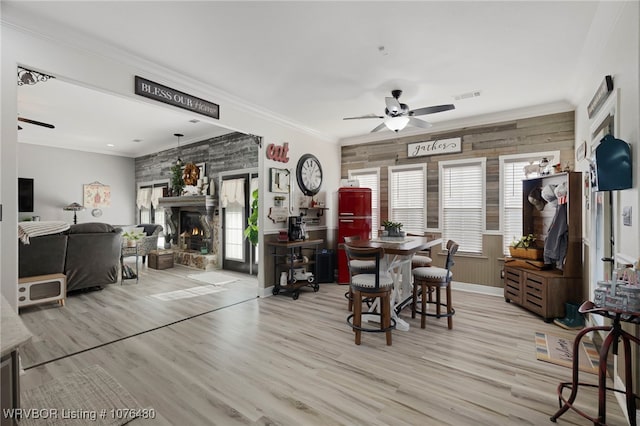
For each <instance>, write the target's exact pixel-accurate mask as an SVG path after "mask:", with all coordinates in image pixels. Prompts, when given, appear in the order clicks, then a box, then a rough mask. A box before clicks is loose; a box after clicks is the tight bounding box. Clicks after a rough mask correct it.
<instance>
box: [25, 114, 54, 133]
mask: <svg viewBox="0 0 640 426" xmlns="http://www.w3.org/2000/svg"><path fill="white" fill-rule="evenodd" d="M18 121H22V122H23V123H28V124H35V125H36V126H42V127H46V128H47V129H55V128H56V126H54V125H53V124H49V123H43V122H42V121H36V120H30V119H28V118H24V117H18ZM18 130H22V127H20V125H18Z"/></svg>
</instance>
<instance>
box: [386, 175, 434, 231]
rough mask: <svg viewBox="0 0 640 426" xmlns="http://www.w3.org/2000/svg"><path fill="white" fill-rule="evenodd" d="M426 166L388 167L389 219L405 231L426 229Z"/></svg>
mask: <svg viewBox="0 0 640 426" xmlns="http://www.w3.org/2000/svg"><path fill="white" fill-rule="evenodd" d="M426 212H427V168H426V165H425V164H421V165H415V166H397V167H389V220H390V221H392V222H400V223H402V224H403V227H402V230H403V231H404V232H407V233H415V234H422V233H424V231H425V229H426Z"/></svg>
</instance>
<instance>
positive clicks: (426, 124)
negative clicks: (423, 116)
mask: <svg viewBox="0 0 640 426" xmlns="http://www.w3.org/2000/svg"><path fill="white" fill-rule="evenodd" d="M409 124H411V125H412V126H415V127H422V128H423V129H428V128H429V127H431V126H433V124H431V123H429V122H427V121H424V120H420V119H419V118H413V117H409Z"/></svg>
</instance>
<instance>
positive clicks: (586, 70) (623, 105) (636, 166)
mask: <svg viewBox="0 0 640 426" xmlns="http://www.w3.org/2000/svg"><path fill="white" fill-rule="evenodd" d="M597 19H599V21H596V22H595V23H594V28H593V29H592V30H593V31H594V36H595V38H596V42H595V43H594V44H593V45H592V49H591V50H590V51H589V52H588V54H587V62H586V63H585V64H584V67H582V72H583V75H582V77H583V81H584V84H583V87H581V88H580V90H579V93H578V95H579V101H578V106H577V108H576V147H578V146H579V145H580V144H581V143H582V142H583V141H586V142H587V144H588V145H589V144H590V143H591V127H592V126H593V124H594V122H595V121H597V120H598V119H597V118H595V117H594V118H593V119H591V120H590V119H589V118H588V115H587V105H588V104H589V102H590V101H591V99H592V98H593V95H594V94H595V91H596V89H597V88H598V86H599V85H600V84H601V82H602V81H603V79H604V77H605V75H611V76H612V77H613V82H614V91H616V95H617V101H618V105H617V106H618V108H617V110H616V127H617V128H616V129H615V133H616V134H615V136H616V137H618V138H620V139H622V140H624V141H626V142H628V143H630V144H631V152H632V157H633V188H632V189H627V190H624V191H614V194H613V195H614V215H613V216H614V237H615V239H616V245H615V252H616V253H617V254H622V255H624V256H625V257H629V258H631V259H638V258H640V188H639V184H638V179H639V178H640V175H639V173H638V170H640V141H639V139H640V90H639V80H640V66H639V61H640V59H639V58H640V33H639V29H638V27H639V25H638V22H640V4H639V3H638V2H635V1H634V2H602V3H601V4H600V5H599V9H598V16H597ZM603 109H604V108H603ZM599 114H600V112H599ZM577 166H578V168H579V169H580V170H582V171H585V170H587V167H588V162H587V161H586V160H584V161H581V162H580V163H578V164H577ZM624 206H631V207H632V209H633V220H632V226H623V225H622V218H621V214H622V211H621V209H622V207H624ZM590 218H591V215H590V214H587V215H586V218H585V219H586V220H590ZM586 229H587V231H588V234H586V235H585V239H586V241H587V243H590V245H591V250H595V247H593V244H594V234H593V233H594V232H595V226H594V224H589V225H587V226H586ZM591 269H592V270H593V265H591ZM591 279H592V280H593V277H592V278H591Z"/></svg>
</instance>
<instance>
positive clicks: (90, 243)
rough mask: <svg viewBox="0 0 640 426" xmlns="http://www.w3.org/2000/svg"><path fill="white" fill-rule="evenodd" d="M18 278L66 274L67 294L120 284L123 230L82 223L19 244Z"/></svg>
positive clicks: (103, 225)
mask: <svg viewBox="0 0 640 426" xmlns="http://www.w3.org/2000/svg"><path fill="white" fill-rule="evenodd" d="M18 245H19V248H18V276H19V277H20V278H23V277H31V276H35V275H47V274H60V273H62V274H65V275H66V276H67V292H69V291H73V290H80V289H84V288H90V287H103V286H105V285H107V284H112V283H115V282H117V281H118V271H119V270H120V269H119V267H120V248H121V246H122V235H121V229H120V228H115V227H113V226H111V225H109V224H106V223H81V224H77V225H71V227H70V228H69V230H67V231H65V232H62V233H59V234H55V235H43V236H40V237H33V238H31V239H30V244H23V243H21V242H18Z"/></svg>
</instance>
